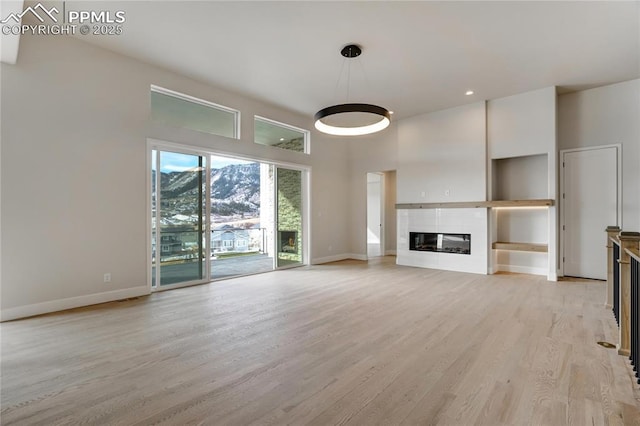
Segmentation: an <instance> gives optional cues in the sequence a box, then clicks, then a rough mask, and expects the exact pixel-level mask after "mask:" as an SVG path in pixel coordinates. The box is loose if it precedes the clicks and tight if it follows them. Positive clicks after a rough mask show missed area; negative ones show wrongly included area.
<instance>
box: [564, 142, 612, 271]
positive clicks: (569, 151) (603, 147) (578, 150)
mask: <svg viewBox="0 0 640 426" xmlns="http://www.w3.org/2000/svg"><path fill="white" fill-rule="evenodd" d="M609 148H615V149H616V154H617V155H616V162H617V164H616V172H617V176H616V185H617V194H616V210H617V212H616V213H617V214H616V220H617V222H618V223H617V224H616V225H618V226H619V227H620V228H622V144H610V145H598V146H590V147H584V148H571V149H561V150H560V162H559V163H560V164H559V166H560V173H559V174H560V194H559V197H558V198H559V199H560V230H559V232H558V233H559V234H560V250H559V252H560V259H559V260H560V262H559V263H560V268H559V276H561V277H564V258H565V253H564V249H565V245H566V243H565V232H564V230H565V226H566V222H565V201H564V200H565V198H564V193H565V189H566V188H565V181H564V155H565V154H569V153H572V152H584V151H595V150H600V149H609ZM612 225H613V224H612ZM601 231H602V233H603V235H604V229H602V230H601ZM603 238H604V237H603Z"/></svg>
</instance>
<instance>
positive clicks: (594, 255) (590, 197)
mask: <svg viewBox="0 0 640 426" xmlns="http://www.w3.org/2000/svg"><path fill="white" fill-rule="evenodd" d="M618 149H619V148H618V147H616V146H610V147H602V148H596V149H587V150H581V151H567V152H564V153H563V157H562V161H563V186H564V188H563V197H564V198H563V204H562V205H563V211H564V214H563V219H564V221H563V225H564V235H563V237H564V254H563V256H564V275H567V276H573V277H583V278H594V279H600V280H604V279H606V278H607V263H606V248H605V242H604V237H603V235H604V230H605V228H606V227H607V226H609V225H618V211H619V209H620V204H619V203H620V200H619V198H618Z"/></svg>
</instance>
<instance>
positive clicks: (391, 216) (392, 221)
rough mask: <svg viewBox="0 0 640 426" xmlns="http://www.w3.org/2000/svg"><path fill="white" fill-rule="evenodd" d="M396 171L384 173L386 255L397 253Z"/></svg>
mask: <svg viewBox="0 0 640 426" xmlns="http://www.w3.org/2000/svg"><path fill="white" fill-rule="evenodd" d="M396 185H397V183H396V171H395V170H392V171H388V172H385V173H384V192H385V195H384V202H385V207H384V223H385V226H384V230H385V234H384V244H385V254H396V251H397V242H396V241H397V211H396V192H397V188H396Z"/></svg>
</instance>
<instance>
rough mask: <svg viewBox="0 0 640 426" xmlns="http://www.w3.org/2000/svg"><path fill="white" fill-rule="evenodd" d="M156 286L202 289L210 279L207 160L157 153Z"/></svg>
mask: <svg viewBox="0 0 640 426" xmlns="http://www.w3.org/2000/svg"><path fill="white" fill-rule="evenodd" d="M152 156H153V160H152V171H151V179H152V191H151V208H152V220H151V222H152V223H151V235H152V242H151V245H152V249H151V250H152V256H151V257H152V286H154V287H156V288H160V287H167V286H176V285H183V284H185V283H198V282H202V281H204V280H205V277H206V276H207V275H206V273H207V271H208V270H207V265H206V262H205V252H206V240H205V238H204V236H205V230H206V221H205V217H206V215H205V211H206V208H207V206H206V200H205V196H204V194H205V193H206V192H205V191H206V182H207V179H206V170H207V166H206V157H204V156H201V155H197V154H186V153H181V152H170V151H155V150H154V151H153V153H152Z"/></svg>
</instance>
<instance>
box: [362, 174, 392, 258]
mask: <svg viewBox="0 0 640 426" xmlns="http://www.w3.org/2000/svg"><path fill="white" fill-rule="evenodd" d="M369 174H374V175H378V176H380V185H379V186H380V205H379V206H378V208H379V209H380V255H379V256H377V257H383V256H385V255H386V252H387V251H386V246H385V234H386V232H387V228H386V226H385V219H386V218H385V206H386V198H385V196H386V194H385V176H386V175H385V172H367V173H366V174H365V181H366V185H367V188H366V192H365V194H366V197H365V198H366V206H367V208H366V213H365V214H366V217H365V230H366V231H368V230H369V179H368V175H369ZM365 256H366V258H367V259H370V258H372V257H375V256H372V257H369V241H368V237H367V232H365Z"/></svg>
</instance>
